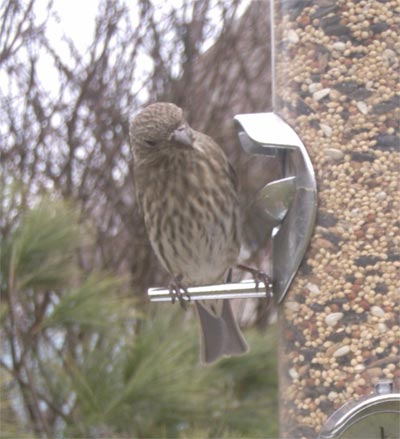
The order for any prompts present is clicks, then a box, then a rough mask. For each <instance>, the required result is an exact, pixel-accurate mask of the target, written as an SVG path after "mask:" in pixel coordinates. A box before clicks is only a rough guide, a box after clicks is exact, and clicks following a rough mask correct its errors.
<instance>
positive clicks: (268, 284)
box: [237, 264, 274, 301]
mask: <svg viewBox="0 0 400 439" xmlns="http://www.w3.org/2000/svg"><path fill="white" fill-rule="evenodd" d="M237 268H239V269H240V270H243V271H247V272H249V273H251V275H252V276H253V279H254V282H255V283H256V290H257V291H258V285H259V283H260V282H263V284H264V285H265V294H266V299H268V301H271V300H272V298H273V297H274V294H273V289H272V288H273V283H272V279H271V277H270V276H268V274H267V273H264V271H261V270H257V269H256V268H252V267H247V265H241V264H239V265H238V266H237Z"/></svg>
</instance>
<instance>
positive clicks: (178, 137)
mask: <svg viewBox="0 0 400 439" xmlns="http://www.w3.org/2000/svg"><path fill="white" fill-rule="evenodd" d="M169 140H172V141H174V142H176V143H179V144H180V145H182V146H186V147H193V134H192V130H191V129H190V127H189V126H188V125H181V126H180V127H178V128H177V129H176V130H175V131H174V132H173V133H172V134H171V136H170V138H169Z"/></svg>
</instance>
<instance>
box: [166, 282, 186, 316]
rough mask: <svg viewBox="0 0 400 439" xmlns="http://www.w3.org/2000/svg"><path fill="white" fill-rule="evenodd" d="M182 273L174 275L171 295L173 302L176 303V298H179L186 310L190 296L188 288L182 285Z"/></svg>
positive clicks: (170, 290) (170, 287) (170, 285)
mask: <svg viewBox="0 0 400 439" xmlns="http://www.w3.org/2000/svg"><path fill="white" fill-rule="evenodd" d="M181 282H182V275H179V276H176V277H175V276H174V277H173V278H172V280H171V282H170V284H169V287H168V289H169V294H170V296H171V301H172V303H175V300H176V299H178V300H179V304H180V305H181V307H182V308H183V309H184V310H185V311H186V307H187V302H190V296H189V293H188V290H187V288H186V287H185V286H184V285H182V283H181Z"/></svg>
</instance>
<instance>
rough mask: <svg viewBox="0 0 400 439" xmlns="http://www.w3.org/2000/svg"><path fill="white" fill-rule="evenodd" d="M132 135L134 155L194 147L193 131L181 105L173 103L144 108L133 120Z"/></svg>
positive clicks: (130, 131)
mask: <svg viewBox="0 0 400 439" xmlns="http://www.w3.org/2000/svg"><path fill="white" fill-rule="evenodd" d="M129 136H130V142H131V146H132V149H133V153H134V154H135V155H142V154H146V153H153V152H159V151H161V150H169V149H171V148H192V147H193V133H192V130H191V128H190V127H189V125H188V124H187V122H186V121H185V119H184V118H183V112H182V110H181V108H179V107H177V106H176V105H175V104H170V103H164V102H158V103H155V104H151V105H149V106H147V107H146V108H144V109H143V110H142V111H141V112H140V113H138V114H137V115H136V116H135V117H134V118H133V119H132V121H131V125H130V130H129Z"/></svg>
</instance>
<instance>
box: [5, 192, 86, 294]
mask: <svg viewBox="0 0 400 439" xmlns="http://www.w3.org/2000/svg"><path fill="white" fill-rule="evenodd" d="M82 239H83V236H82V235H81V233H80V229H79V226H78V216H77V212H76V211H75V210H73V209H72V208H71V207H69V206H68V205H67V204H66V203H65V202H60V201H54V200H53V201H51V200H49V199H48V200H44V201H42V202H41V203H39V204H38V205H37V206H35V208H33V209H30V210H28V211H27V212H26V213H25V215H23V216H22V218H21V220H20V222H19V224H18V225H17V226H16V228H15V229H14V230H13V232H12V233H11V236H9V237H8V239H6V240H5V242H4V243H3V246H2V247H3V248H2V258H1V262H2V264H1V272H2V273H4V275H7V274H8V276H9V281H10V282H12V288H15V289H17V290H20V291H22V290H23V289H27V288H55V287H57V286H60V285H64V284H65V283H69V282H70V280H71V278H72V277H73V276H74V269H75V261H74V255H75V251H76V250H77V248H78V246H80V245H81V240H82Z"/></svg>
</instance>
